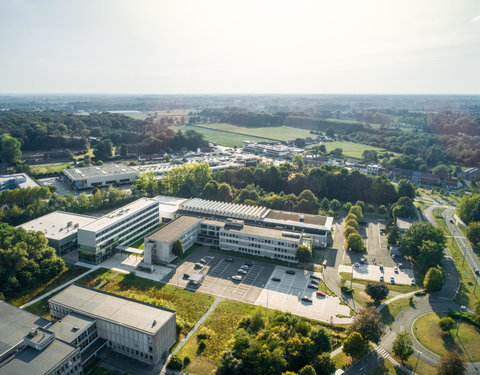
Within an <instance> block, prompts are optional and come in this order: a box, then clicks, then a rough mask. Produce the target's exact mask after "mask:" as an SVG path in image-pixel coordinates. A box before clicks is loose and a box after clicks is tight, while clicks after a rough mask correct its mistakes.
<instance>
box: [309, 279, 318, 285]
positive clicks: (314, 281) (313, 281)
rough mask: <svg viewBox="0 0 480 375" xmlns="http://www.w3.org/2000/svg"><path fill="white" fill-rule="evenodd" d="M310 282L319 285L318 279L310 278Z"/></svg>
mask: <svg viewBox="0 0 480 375" xmlns="http://www.w3.org/2000/svg"><path fill="white" fill-rule="evenodd" d="M310 282H311V283H312V284H315V285H318V280H317V279H310Z"/></svg>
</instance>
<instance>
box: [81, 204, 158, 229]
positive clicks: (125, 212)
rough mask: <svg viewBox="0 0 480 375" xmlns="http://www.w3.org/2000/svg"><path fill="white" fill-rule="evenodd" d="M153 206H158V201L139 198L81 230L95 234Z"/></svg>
mask: <svg viewBox="0 0 480 375" xmlns="http://www.w3.org/2000/svg"><path fill="white" fill-rule="evenodd" d="M153 204H157V205H158V201H157V200H156V199H153V198H140V199H137V200H136V201H134V202H132V203H129V204H127V205H125V206H123V207H121V208H119V209H117V210H115V211H112V212H110V213H109V214H107V215H103V216H102V217H99V218H97V219H96V220H95V221H92V222H91V223H89V224H87V225H85V226H84V227H82V228H81V229H84V230H88V231H93V232H96V231H98V230H101V229H103V228H105V227H107V226H109V225H112V224H115V223H116V222H118V221H120V220H123V219H125V218H126V217H129V216H130V215H133V214H135V213H136V212H138V211H140V210H143V209H144V208H147V207H148V206H151V205H153Z"/></svg>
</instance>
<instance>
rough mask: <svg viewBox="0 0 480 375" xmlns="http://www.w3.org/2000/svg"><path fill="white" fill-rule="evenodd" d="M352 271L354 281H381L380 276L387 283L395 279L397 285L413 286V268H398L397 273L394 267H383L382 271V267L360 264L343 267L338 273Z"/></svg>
mask: <svg viewBox="0 0 480 375" xmlns="http://www.w3.org/2000/svg"><path fill="white" fill-rule="evenodd" d="M352 269H353V278H354V279H362V280H370V281H380V276H383V278H384V281H385V282H386V283H391V281H390V280H391V277H393V278H394V283H395V284H405V285H411V280H412V278H413V277H414V276H413V271H412V269H411V268H403V267H402V268H398V267H397V272H395V269H394V267H383V270H380V266H375V265H370V264H360V265H359V266H358V267H355V266H353V267H352V266H345V265H341V266H340V267H339V269H338V272H349V273H351V272H352Z"/></svg>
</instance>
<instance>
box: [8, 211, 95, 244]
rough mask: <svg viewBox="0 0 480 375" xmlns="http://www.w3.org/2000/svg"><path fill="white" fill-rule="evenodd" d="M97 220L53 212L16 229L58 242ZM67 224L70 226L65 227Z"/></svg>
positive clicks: (85, 216) (69, 213) (92, 217)
mask: <svg viewBox="0 0 480 375" xmlns="http://www.w3.org/2000/svg"><path fill="white" fill-rule="evenodd" d="M97 219H98V218H96V217H94V216H87V215H80V214H74V213H71V212H64V211H55V212H51V213H49V214H47V215H44V216H41V217H39V218H37V219H34V220H31V221H27V222H26V223H23V224H21V225H19V226H18V227H21V228H23V229H25V230H34V231H40V232H43V233H44V234H45V237H47V238H49V239H54V240H60V239H62V238H65V237H67V236H70V235H71V234H74V233H77V230H78V228H81V227H83V226H85V225H88V224H90V223H92V222H94V221H95V220H97ZM68 223H71V225H67V224H68ZM18 227H17V228H18Z"/></svg>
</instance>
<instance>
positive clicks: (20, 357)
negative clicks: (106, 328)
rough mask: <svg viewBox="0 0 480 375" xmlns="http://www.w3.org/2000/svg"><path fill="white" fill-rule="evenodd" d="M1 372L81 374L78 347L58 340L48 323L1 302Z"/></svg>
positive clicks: (6, 374)
mask: <svg viewBox="0 0 480 375" xmlns="http://www.w3.org/2000/svg"><path fill="white" fill-rule="evenodd" d="M0 316H1V317H2V319H0V374H1V375H23V374H29V375H63V374H65V375H66V374H72V375H77V374H83V368H82V365H81V358H80V349H79V348H77V347H76V346H74V345H72V344H70V343H68V342H65V341H63V340H61V339H58V338H57V337H56V336H55V333H53V332H51V331H50V330H49V329H48V328H47V327H48V326H49V325H50V322H49V321H47V320H45V319H42V318H40V317H38V316H36V315H33V314H31V313H29V312H27V311H24V310H21V309H19V308H17V307H15V306H12V305H10V304H8V303H6V302H3V301H0Z"/></svg>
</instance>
